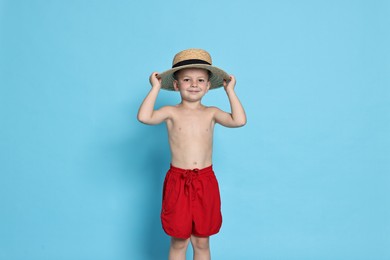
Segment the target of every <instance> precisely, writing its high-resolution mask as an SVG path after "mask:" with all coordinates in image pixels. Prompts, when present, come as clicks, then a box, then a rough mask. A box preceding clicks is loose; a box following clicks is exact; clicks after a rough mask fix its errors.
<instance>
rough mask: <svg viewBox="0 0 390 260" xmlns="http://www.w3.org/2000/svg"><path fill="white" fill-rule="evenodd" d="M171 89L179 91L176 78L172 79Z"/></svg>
mask: <svg viewBox="0 0 390 260" xmlns="http://www.w3.org/2000/svg"><path fill="white" fill-rule="evenodd" d="M173 89H174V90H175V91H179V82H178V81H177V80H174V81H173Z"/></svg>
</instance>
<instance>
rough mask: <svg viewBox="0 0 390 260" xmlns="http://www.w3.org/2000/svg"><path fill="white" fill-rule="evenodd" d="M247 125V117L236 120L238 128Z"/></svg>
mask: <svg viewBox="0 0 390 260" xmlns="http://www.w3.org/2000/svg"><path fill="white" fill-rule="evenodd" d="M244 125H246V117H244V118H240V119H239V120H236V127H242V126H244Z"/></svg>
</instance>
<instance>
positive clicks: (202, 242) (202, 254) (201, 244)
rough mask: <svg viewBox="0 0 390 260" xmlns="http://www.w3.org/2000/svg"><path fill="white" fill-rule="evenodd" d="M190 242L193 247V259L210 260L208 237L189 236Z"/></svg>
mask: <svg viewBox="0 0 390 260" xmlns="http://www.w3.org/2000/svg"><path fill="white" fill-rule="evenodd" d="M191 244H192V248H193V249H194V260H210V258H211V256H210V243H209V237H196V236H191Z"/></svg>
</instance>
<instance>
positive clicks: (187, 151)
mask: <svg viewBox="0 0 390 260" xmlns="http://www.w3.org/2000/svg"><path fill="white" fill-rule="evenodd" d="M166 123H167V128H168V136H169V145H170V148H171V163H172V165H174V166H176V167H179V168H183V169H194V168H198V169H202V168H205V167H207V166H210V165H211V164H212V148H213V132H214V125H215V122H214V119H213V108H208V107H205V106H200V107H198V108H184V107H182V106H180V105H178V106H176V107H171V117H170V119H168V120H167V121H166Z"/></svg>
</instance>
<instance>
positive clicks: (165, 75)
mask: <svg viewBox="0 0 390 260" xmlns="http://www.w3.org/2000/svg"><path fill="white" fill-rule="evenodd" d="M190 68H198V69H205V70H208V71H210V72H211V75H210V78H209V81H210V89H215V88H219V87H222V86H223V81H224V80H226V81H229V80H230V76H229V74H227V73H226V72H225V71H224V70H222V69H220V68H217V67H215V66H212V65H206V64H190V65H184V66H180V67H177V68H172V69H169V70H167V71H164V72H162V73H160V74H158V76H157V77H158V78H161V88H162V89H166V90H175V89H174V88H173V82H174V81H175V79H174V77H173V74H174V73H175V72H176V71H179V70H182V69H190Z"/></svg>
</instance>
